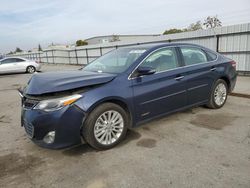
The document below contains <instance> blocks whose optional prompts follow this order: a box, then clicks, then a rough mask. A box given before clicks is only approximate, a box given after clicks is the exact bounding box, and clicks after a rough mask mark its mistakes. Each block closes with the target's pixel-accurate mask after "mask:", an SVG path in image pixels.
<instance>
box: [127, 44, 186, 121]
mask: <svg viewBox="0 0 250 188" xmlns="http://www.w3.org/2000/svg"><path fill="white" fill-rule="evenodd" d="M178 59H179V58H178V56H177V52H176V49H175V48H170V47H167V48H163V49H159V50H157V51H155V52H153V53H152V54H151V55H150V56H149V57H147V58H146V59H145V60H144V61H143V62H142V63H141V64H140V66H145V67H149V66H151V67H152V68H154V69H155V71H156V72H155V73H154V74H151V75H144V76H137V77H132V78H131V79H132V87H133V92H134V106H135V110H136V117H137V118H136V119H137V121H143V120H146V119H150V118H153V117H156V116H159V115H162V114H166V113H169V112H172V111H175V110H177V109H180V108H182V107H184V106H186V105H187V94H186V89H185V84H184V83H185V78H184V74H185V72H184V70H183V69H178V67H180V63H179V62H180V61H178ZM140 66H139V67H140Z"/></svg>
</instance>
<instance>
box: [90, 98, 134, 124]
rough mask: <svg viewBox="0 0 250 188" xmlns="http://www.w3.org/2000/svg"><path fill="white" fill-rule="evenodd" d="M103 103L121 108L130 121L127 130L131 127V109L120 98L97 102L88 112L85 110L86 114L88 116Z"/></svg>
mask: <svg viewBox="0 0 250 188" xmlns="http://www.w3.org/2000/svg"><path fill="white" fill-rule="evenodd" d="M104 103H114V104H116V105H118V106H120V107H122V108H123V109H124V110H125V111H126V112H127V114H128V116H129V119H130V123H129V126H128V127H129V128H130V127H132V124H133V123H132V122H133V115H132V112H131V107H130V106H129V104H128V103H127V102H126V101H125V100H124V99H122V98H120V97H108V98H104V99H102V100H99V101H97V102H95V103H94V104H93V105H92V106H91V107H90V108H89V109H88V110H87V114H90V113H91V112H92V111H93V110H94V109H95V108H96V107H97V106H99V105H101V104H104Z"/></svg>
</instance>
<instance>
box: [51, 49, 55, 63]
mask: <svg viewBox="0 0 250 188" xmlns="http://www.w3.org/2000/svg"><path fill="white" fill-rule="evenodd" d="M51 52H52V60H53V64H55V58H54V50H52V51H51Z"/></svg>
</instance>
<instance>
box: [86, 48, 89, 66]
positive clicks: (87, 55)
mask: <svg viewBox="0 0 250 188" xmlns="http://www.w3.org/2000/svg"><path fill="white" fill-rule="evenodd" d="M86 57H87V64H89V54H88V49H87V48H86Z"/></svg>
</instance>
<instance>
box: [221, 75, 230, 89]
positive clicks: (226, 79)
mask: <svg viewBox="0 0 250 188" xmlns="http://www.w3.org/2000/svg"><path fill="white" fill-rule="evenodd" d="M219 79H221V80H224V81H225V82H226V83H227V87H228V91H231V83H230V80H229V78H228V77H227V76H221V77H220V78H219Z"/></svg>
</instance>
